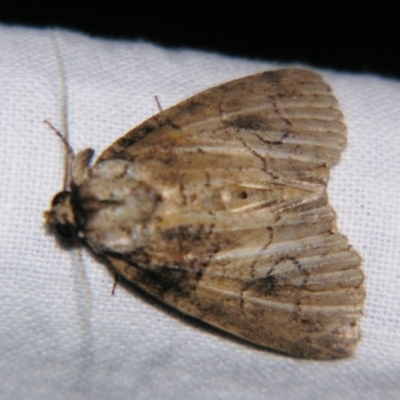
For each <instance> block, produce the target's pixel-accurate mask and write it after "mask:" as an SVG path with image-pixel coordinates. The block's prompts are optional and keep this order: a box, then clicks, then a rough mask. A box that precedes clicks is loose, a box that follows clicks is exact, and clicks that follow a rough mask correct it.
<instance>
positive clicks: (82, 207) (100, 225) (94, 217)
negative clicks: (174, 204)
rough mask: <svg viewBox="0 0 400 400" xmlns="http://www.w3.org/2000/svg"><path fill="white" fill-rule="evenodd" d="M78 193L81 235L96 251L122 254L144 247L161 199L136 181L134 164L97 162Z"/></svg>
mask: <svg viewBox="0 0 400 400" xmlns="http://www.w3.org/2000/svg"><path fill="white" fill-rule="evenodd" d="M77 191H78V193H77V198H78V199H79V202H78V206H79V210H76V213H77V214H82V216H83V220H84V225H83V227H82V235H83V236H84V238H85V239H86V240H87V241H88V242H89V244H90V245H91V246H92V247H93V248H94V249H95V250H96V251H111V252H117V253H125V252H130V251H134V250H135V249H136V248H137V247H141V246H143V245H145V244H146V242H147V238H148V235H149V232H148V230H149V227H148V224H149V221H151V219H152V217H153V215H154V213H155V211H156V209H157V207H158V205H159V203H160V201H161V197H160V195H159V194H158V193H157V191H156V190H154V188H152V187H151V186H150V185H149V184H147V183H145V182H143V181H141V180H139V179H138V178H137V176H136V174H135V171H134V164H133V163H130V162H127V161H123V160H118V159H117V160H109V161H103V162H100V163H98V164H96V165H95V166H94V167H93V168H92V169H90V171H89V174H88V178H87V179H86V180H85V181H84V182H83V183H82V184H81V185H80V186H79V187H78V188H77Z"/></svg>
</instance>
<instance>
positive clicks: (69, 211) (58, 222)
mask: <svg viewBox="0 0 400 400" xmlns="http://www.w3.org/2000/svg"><path fill="white" fill-rule="evenodd" d="M44 218H45V220H46V224H47V225H48V226H49V227H51V228H54V230H55V232H56V233H57V236H58V237H59V238H60V239H62V240H73V239H75V238H76V237H77V234H78V228H77V224H76V219H75V213H74V209H73V205H72V192H70V191H68V190H64V191H62V192H59V193H57V194H56V195H55V196H54V197H53V200H52V201H51V208H50V210H49V211H45V212H44Z"/></svg>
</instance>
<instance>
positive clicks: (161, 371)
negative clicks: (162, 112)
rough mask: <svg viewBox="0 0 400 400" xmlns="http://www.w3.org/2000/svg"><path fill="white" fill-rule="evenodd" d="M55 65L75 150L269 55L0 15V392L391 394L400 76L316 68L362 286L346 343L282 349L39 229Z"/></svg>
mask: <svg viewBox="0 0 400 400" xmlns="http://www.w3.org/2000/svg"><path fill="white" fill-rule="evenodd" d="M51 35H54V37H55V38H56V40H57V42H58V45H59V47H60V49H61V54H62V57H63V64H64V67H65V74H66V80H67V94H68V107H69V108H68V124H69V131H70V140H71V144H72V146H73V147H74V149H75V150H80V149H82V148H85V147H89V146H90V147H92V148H94V149H95V150H96V152H97V154H99V153H100V152H101V151H102V150H103V149H104V148H105V147H106V146H107V145H109V144H111V143H112V142H113V141H114V140H115V139H117V138H118V137H120V136H122V134H124V133H125V132H126V131H127V130H128V129H129V128H131V127H133V126H135V125H137V124H138V123H140V122H142V121H143V120H145V119H146V118H148V117H150V116H151V115H152V114H154V113H156V112H157V107H156V103H155V100H154V98H153V96H154V95H158V97H159V99H160V101H161V104H162V106H163V108H167V107H169V106H172V105H174V104H176V103H178V102H180V101H182V100H184V99H186V98H187V97H189V96H191V95H194V94H196V93H198V92H200V91H202V90H204V89H206V88H209V87H212V86H214V85H216V84H220V83H223V82H226V81H229V80H231V79H233V78H237V77H241V76H245V75H248V74H251V73H254V72H258V71H261V70H265V69H268V68H275V67H276V66H277V65H276V64H271V63H266V62H256V61H249V60H244V59H235V58H229V57H225V56H221V55H217V54H208V53H201V52H196V51H188V50H174V51H172V50H165V49H162V48H160V47H157V46H154V45H151V44H148V43H142V42H122V41H106V40H99V39H92V38H89V37H87V36H84V35H80V34H76V33H70V32H66V31H52V30H34V29H23V28H16V27H6V26H0V82H1V86H0V138H1V145H0V152H1V154H0V168H1V187H0V208H1V213H0V218H1V221H0V268H1V269H0V273H1V295H0V315H1V321H0V382H1V383H0V397H1V398H2V399H16V398H31V399H36V398H37V399H43V398H52V399H60V398H62V399H64V398H65V399H67V398H71V399H72V398H73V399H79V398H100V399H108V398H135V399H148V398H151V399H183V398H192V399H204V398H211V399H245V398H246V399H250V398H252V399H256V398H257V399H258V398H268V399H283V398H285V399H314V398H315V399H319V398H329V399H335V398H340V399H359V398H364V399H382V398H386V399H390V398H393V399H394V398H399V397H400V379H399V377H400V194H399V191H400V107H399V105H400V82H398V81H394V80H390V79H384V78H380V77H377V76H372V75H367V74H365V75H361V74H345V73H338V72H333V71H319V72H320V73H322V75H323V76H324V78H325V79H326V81H327V82H329V83H330V84H331V85H332V87H333V90H334V92H335V94H336V96H337V98H338V100H339V103H340V106H341V109H342V111H343V113H344V115H345V120H346V124H347V127H348V141H349V144H348V146H347V148H346V150H345V151H344V153H343V157H342V160H341V161H340V163H339V164H338V165H337V166H335V167H334V168H333V171H332V177H331V180H330V183H329V193H330V199H331V203H332V204H333V206H334V208H335V209H336V212H337V215H338V223H339V227H340V229H341V230H342V232H343V233H344V234H346V235H347V236H348V237H349V240H350V242H351V243H352V244H353V245H354V247H355V248H356V249H357V250H358V251H359V252H360V254H361V255H362V257H363V259H364V271H365V274H366V278H367V279H366V288H367V293H368V296H367V301H366V306H365V316H364V318H363V319H362V321H361V324H362V330H363V339H362V341H361V342H360V344H359V346H358V348H357V352H356V355H355V357H354V358H351V359H348V360H342V361H333V362H316V361H304V360H296V359H293V358H290V357H285V356H282V355H277V354H275V353H272V352H269V351H266V350H265V351H264V350H260V349H257V348H254V347H253V346H249V345H246V344H244V343H243V342H241V341H239V340H235V339H233V338H231V337H229V336H227V335H224V334H220V333H219V332H218V331H217V330H215V329H212V328H207V327H205V326H203V325H202V324H199V323H195V322H193V321H192V320H190V319H186V318H184V317H182V316H181V315H180V314H179V313H176V312H169V311H168V309H166V308H165V307H162V306H160V305H159V304H158V303H157V302H155V301H151V300H149V299H147V298H144V297H143V296H142V295H140V294H138V293H137V292H135V291H133V292H132V291H129V290H127V289H126V288H124V287H122V286H118V287H117V291H116V295H115V296H114V297H112V296H110V291H111V288H112V285H113V277H112V276H111V275H110V273H109V272H108V270H107V269H106V268H105V267H104V266H103V265H102V264H100V263H99V262H98V261H97V260H96V259H95V258H94V257H93V256H92V255H90V254H89V253H88V252H87V251H83V266H84V268H85V271H86V274H87V277H88V281H89V289H90V293H89V294H88V291H87V290H86V291H85V284H84V281H82V279H81V275H80V264H79V262H78V261H77V255H76V252H74V251H68V250H65V249H62V248H60V246H59V245H58V244H57V242H56V241H55V239H54V237H52V236H51V235H49V234H47V233H46V230H45V227H44V223H43V217H42V212H43V210H46V209H47V208H48V207H49V202H50V200H51V198H52V196H53V195H54V194H55V192H57V191H58V190H59V189H60V188H61V179H62V173H63V172H62V169H63V154H64V149H63V146H62V145H61V143H60V141H59V139H57V138H56V137H55V135H54V134H52V133H51V131H50V130H49V129H48V128H47V127H46V126H45V125H44V124H43V123H42V120H43V119H44V118H47V119H48V120H50V121H51V122H52V123H53V124H54V125H55V126H57V127H60V126H61V125H62V109H61V106H62V99H63V96H64V95H65V93H63V92H62V86H61V77H60V68H59V66H58V65H57V61H56V56H55V50H54V46H53V44H52V41H51Z"/></svg>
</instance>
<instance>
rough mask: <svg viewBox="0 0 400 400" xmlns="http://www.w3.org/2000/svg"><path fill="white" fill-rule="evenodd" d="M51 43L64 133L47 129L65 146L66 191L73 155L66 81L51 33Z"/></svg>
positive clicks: (53, 36)
mask: <svg viewBox="0 0 400 400" xmlns="http://www.w3.org/2000/svg"><path fill="white" fill-rule="evenodd" d="M50 37H51V42H52V44H53V47H54V52H55V55H56V59H57V64H58V68H59V71H60V75H61V91H62V93H63V96H62V100H61V113H62V116H61V132H64V135H62V134H61V133H60V132H58V131H57V129H54V127H53V126H52V125H51V124H50V123H48V122H46V123H47V125H49V127H50V128H51V129H52V130H53V131H54V132H56V133H57V135H58V136H59V137H60V138H61V140H62V141H63V142H64V144H66V146H65V157H64V177H63V190H67V188H68V187H69V184H70V177H71V161H72V159H73V157H71V155H73V154H74V152H73V151H72V152H71V150H72V149H71V146H70V145H69V133H68V91H67V81H66V74H65V68H64V63H63V59H62V56H61V51H60V47H59V45H58V42H57V40H56V37H55V34H54V33H51V35H50Z"/></svg>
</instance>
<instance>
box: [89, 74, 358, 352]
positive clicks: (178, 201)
mask: <svg viewBox="0 0 400 400" xmlns="http://www.w3.org/2000/svg"><path fill="white" fill-rule="evenodd" d="M345 144H346V128H345V125H344V124H343V122H342V114H341V112H340V111H339V109H338V107H337V101H336V99H335V98H334V96H333V95H332V93H331V90H330V88H329V86H328V85H327V84H326V83H324V82H323V81H322V79H321V77H320V76H319V75H317V74H315V73H313V72H309V71H305V70H298V69H287V70H279V71H273V72H264V73H261V74H257V75H253V76H249V77H246V78H242V79H238V80H235V81H232V82H228V83H226V84H223V85H221V86H218V87H215V88H212V89H210V90H207V91H205V92H203V93H200V94H198V95H196V96H194V97H192V98H190V99H188V100H186V101H184V102H182V103H180V104H178V105H177V106H175V107H172V108H170V109H168V110H165V111H162V112H161V113H159V114H158V115H156V116H154V117H152V118H150V119H149V120H147V121H146V122H144V123H143V124H141V125H140V126H138V127H137V128H135V129H133V130H132V131H130V132H128V133H127V134H126V135H125V136H124V137H122V138H121V139H119V140H117V141H116V142H115V143H114V144H113V145H112V146H110V147H109V148H108V149H107V150H106V151H105V152H104V153H103V154H102V155H101V156H100V157H99V159H98V161H97V163H96V165H95V166H94V167H93V169H92V171H91V174H92V176H95V175H96V173H97V172H96V171H98V170H100V169H102V170H107V168H110V169H112V168H115V166H117V167H118V168H121V171H122V170H124V172H121V174H125V175H129V178H126V179H131V177H134V178H135V180H136V181H138V182H140V183H141V186H140V188H137V187H136V186H135V189H134V190H135V191H136V192H137V195H136V197H139V198H143V204H144V205H143V206H141V207H142V208H143V209H144V211H143V213H144V214H140V215H145V217H143V218H142V220H141V221H142V222H141V225H140V227H139V228H137V229H136V228H135V229H136V230H135V231H134V232H133V230H130V225H129V224H130V223H131V221H134V223H136V222H135V221H137V220H138V218H139V217H137V213H138V212H140V213H141V212H142V208H140V210H139V211H138V210H137V208H134V210H133V211H132V212H130V214H129V215H128V214H127V215H125V216H124V217H123V218H124V219H123V221H122V222H121V223H122V225H123V226H124V228H123V229H124V230H125V231H129V235H130V236H129V237H131V238H132V243H131V244H130V243H129V242H127V241H126V240H125V241H119V242H118V241H115V242H112V243H113V245H110V246H109V243H108V242H107V243H106V242H104V243H103V242H102V244H99V243H100V242H99V239H98V238H99V237H100V235H97V236H96V235H94V234H93V230H95V229H97V228H96V227H97V225H96V223H95V222H93V221H94V220H95V218H96V217H95V216H94V215H96V213H95V212H94V211H92V212H91V213H89V214H90V218H92V216H93V220H90V221H89V222H88V225H87V227H86V235H87V239H88V241H89V244H90V245H92V246H93V247H94V248H95V249H96V250H97V251H99V252H101V253H102V254H103V255H105V256H106V257H107V258H108V260H109V261H110V263H111V264H112V265H113V266H114V267H115V269H116V270H117V271H118V273H120V274H121V275H123V276H124V277H125V278H126V279H128V280H130V281H132V282H134V283H135V284H137V285H138V286H140V287H141V288H143V289H144V290H146V291H147V292H149V293H151V294H152V295H154V296H156V297H158V298H159V299H160V300H162V301H163V302H165V303H167V304H170V305H171V306H173V307H176V308H177V309H179V310H181V311H183V312H184V313H187V314H189V315H192V316H194V317H197V318H199V319H201V320H203V321H205V322H208V323H210V324H212V325H214V326H217V327H219V328H221V329H223V330H225V331H228V332H230V333H232V334H233V335H236V336H239V337H241V338H244V339H245V340H248V341H250V342H253V343H256V344H258V345H261V346H266V347H269V348H272V349H275V350H278V351H282V352H285V353H289V354H292V355H296V356H301V357H311V358H320V359H323V358H337V357H346V356H349V355H350V354H352V352H353V350H354V347H355V344H356V343H357V341H358V340H359V338H360V331H359V325H358V319H359V317H360V316H361V315H362V306H363V301H364V296H365V294H364V290H363V286H362V284H363V273H362V270H361V267H360V264H361V259H360V257H359V255H358V254H357V252H356V251H355V250H354V249H352V248H351V246H349V244H348V241H347V239H346V237H344V236H343V235H341V234H340V233H339V232H338V231H337V228H336V224H335V219H336V218H335V213H334V211H333V210H332V208H331V206H330V205H329V203H328V198H327V192H326V183H327V179H328V176H329V166H330V165H332V164H333V163H335V162H337V161H338V159H339V157H340V153H341V151H342V149H343V148H344V146H345ZM122 167H123V168H122ZM127 171H128V172H127ZM125 175H124V178H123V179H125ZM113 176H114V175H113ZM127 182H128V181H127ZM126 185H128V186H129V183H126ZM135 185H136V184H135ZM87 190H89V189H87ZM82 192H83V193H85V190H83V189H82ZM136 192H135V193H136ZM141 196H142V197H141ZM84 197H85V195H82V198H84ZM135 207H136V206H135ZM132 215H134V217H132ZM131 218H132V219H131ZM132 223H133V222H132ZM125 231H124V232H125ZM110 238H111V236H110ZM110 238H109V239H107V238H106V239H104V240H105V241H107V240H109V241H112V240H114V238H111V239H110ZM96 240H97V242H96ZM102 240H103V239H102ZM117 242H118V245H117V244H116V245H115V246H114V243H117ZM121 243H122V244H121ZM113 246H114V247H113ZM118 246H120V247H118Z"/></svg>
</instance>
